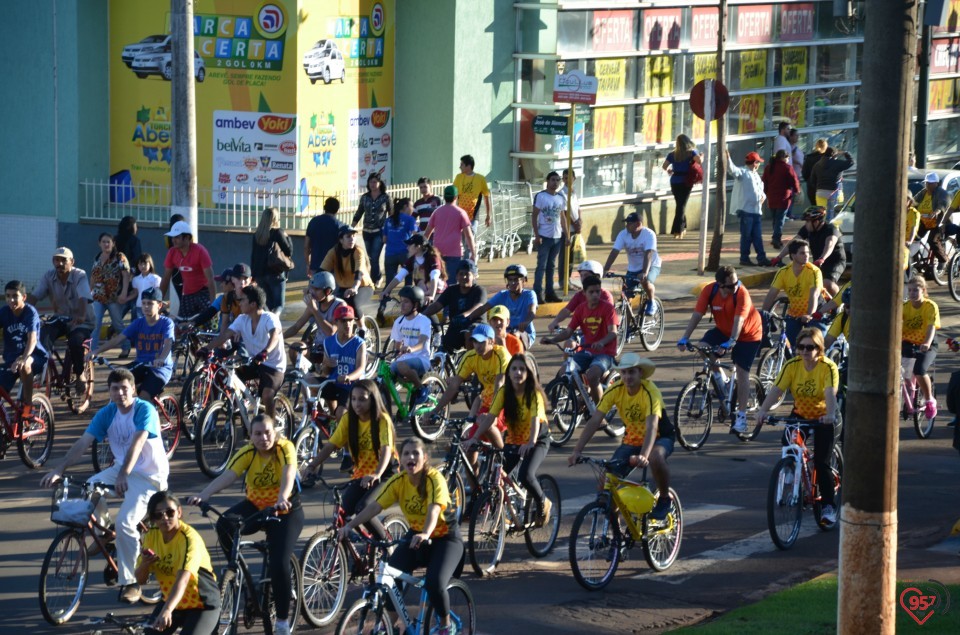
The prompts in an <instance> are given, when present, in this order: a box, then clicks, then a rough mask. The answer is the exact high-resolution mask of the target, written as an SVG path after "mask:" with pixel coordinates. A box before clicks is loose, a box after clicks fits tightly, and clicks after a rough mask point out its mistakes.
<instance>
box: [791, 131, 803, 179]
mask: <svg viewBox="0 0 960 635" xmlns="http://www.w3.org/2000/svg"><path fill="white" fill-rule="evenodd" d="M787 138H788V139H790V163H791V165H793V171H794V172H796V173H797V174H800V170H802V169H803V159H804V156H803V150H801V149H800V131H799V130H797V129H796V128H790V136H789V137H787Z"/></svg>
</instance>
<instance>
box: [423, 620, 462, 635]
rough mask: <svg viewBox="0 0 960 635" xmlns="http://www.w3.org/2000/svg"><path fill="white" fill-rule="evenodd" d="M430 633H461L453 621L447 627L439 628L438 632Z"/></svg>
mask: <svg viewBox="0 0 960 635" xmlns="http://www.w3.org/2000/svg"><path fill="white" fill-rule="evenodd" d="M430 632H431V633H436V634H437V635H457V633H459V632H460V631H459V629H457V625H456V623H454V622H453V621H452V620H451V621H450V624H448V625H447V626H438V627H437V628H436V630H431V631H430Z"/></svg>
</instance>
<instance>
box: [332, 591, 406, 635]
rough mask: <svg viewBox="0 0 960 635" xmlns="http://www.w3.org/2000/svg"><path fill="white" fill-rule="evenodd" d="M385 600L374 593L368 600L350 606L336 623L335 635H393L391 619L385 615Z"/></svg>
mask: <svg viewBox="0 0 960 635" xmlns="http://www.w3.org/2000/svg"><path fill="white" fill-rule="evenodd" d="M386 601H387V600H386V598H384V597H383V595H382V594H381V592H380V591H375V592H374V594H373V595H372V596H371V597H370V598H366V599H360V600H357V601H356V602H354V603H353V604H352V605H350V608H349V609H347V612H346V613H344V614H343V617H341V618H340V621H339V622H338V623H337V630H336V631H335V633H336V635H373V634H374V633H375V634H376V635H393V618H392V617H391V616H390V614H389V613H387V610H386V606H385V603H386Z"/></svg>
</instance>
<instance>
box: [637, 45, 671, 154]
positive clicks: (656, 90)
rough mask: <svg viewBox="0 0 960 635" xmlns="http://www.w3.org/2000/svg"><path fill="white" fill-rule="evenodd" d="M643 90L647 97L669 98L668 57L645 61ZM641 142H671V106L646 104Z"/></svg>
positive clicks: (669, 73) (669, 104) (651, 58)
mask: <svg viewBox="0 0 960 635" xmlns="http://www.w3.org/2000/svg"><path fill="white" fill-rule="evenodd" d="M645 64H646V69H645V72H644V79H643V84H644V85H643V89H644V93H643V94H644V95H646V96H647V97H669V96H670V95H672V94H673V58H672V57H670V56H668V55H662V56H659V57H648V58H646V60H645ZM642 133H643V140H644V142H645V143H665V142H668V141H673V140H674V137H673V104H671V103H666V104H648V105H646V106H644V107H643V128H642Z"/></svg>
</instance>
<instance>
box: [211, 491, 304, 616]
mask: <svg viewBox="0 0 960 635" xmlns="http://www.w3.org/2000/svg"><path fill="white" fill-rule="evenodd" d="M226 513H227V514H236V515H238V516H240V517H241V518H246V517H247V516H252V515H253V514H255V513H257V506H256V505H254V504H253V503H251V502H250V501H248V500H243V501H240V502H239V503H237V504H236V505H234V506H233V507H231V508H230V509H228V510H227V511H226ZM279 518H280V521H279V522H277V521H270V522H265V521H262V520H261V521H258V522H252V523H247V524H246V525H244V526H243V529H242V530H241V532H240V533H241V534H243V535H244V536H249V535H250V534H252V533H256V532H258V531H260V530H261V529H262V530H263V531H264V532H266V534H267V543H268V544H269V545H270V582H271V583H272V584H273V592H274V594H276V596H277V600H276V605H277V619H281V620H285V619H287V618H288V617H291V616H290V615H289V613H290V598H291V597H292V595H293V589H291V588H290V556H291V555H292V554H293V549H294V547H296V546H297V540H298V539H299V538H300V531H301V530H302V529H303V508H302V507H300V505H299V504H297V505H296V507H294V508H293V509H291V510H290V511H289V512H287V513H286V514H281V515H280V517H279ZM217 536H219V538H220V548H221V549H223V553H224V555H225V556H227V557H228V558H229V557H230V548H231V546H232V540H233V534H232V532H231V531H230V527H229V524H228V523H226V522H224V520H223V518H221V519H219V520H218V521H217ZM293 617H296V616H293Z"/></svg>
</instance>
